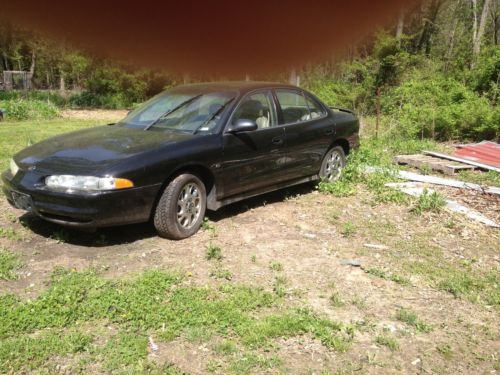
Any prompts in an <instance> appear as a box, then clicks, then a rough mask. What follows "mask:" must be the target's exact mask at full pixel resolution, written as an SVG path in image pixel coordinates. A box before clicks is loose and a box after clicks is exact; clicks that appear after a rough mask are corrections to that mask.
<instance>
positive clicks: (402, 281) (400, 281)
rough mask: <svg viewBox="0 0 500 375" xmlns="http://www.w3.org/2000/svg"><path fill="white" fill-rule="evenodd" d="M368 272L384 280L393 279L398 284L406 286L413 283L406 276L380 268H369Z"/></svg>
mask: <svg viewBox="0 0 500 375" xmlns="http://www.w3.org/2000/svg"><path fill="white" fill-rule="evenodd" d="M366 273H368V274H370V275H373V276H377V277H380V278H381V279H384V280H391V281H394V282H395V283H397V284H400V285H404V286H409V285H411V281H410V280H409V279H407V278H406V277H404V276H400V275H396V274H388V273H387V272H385V271H384V270H381V269H379V268H369V269H367V270H366Z"/></svg>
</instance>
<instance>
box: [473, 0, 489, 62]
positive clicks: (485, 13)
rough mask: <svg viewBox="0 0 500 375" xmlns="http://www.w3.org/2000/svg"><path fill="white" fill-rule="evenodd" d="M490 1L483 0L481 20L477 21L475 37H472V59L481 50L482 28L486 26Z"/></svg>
mask: <svg viewBox="0 0 500 375" xmlns="http://www.w3.org/2000/svg"><path fill="white" fill-rule="evenodd" d="M474 1H475V0H474ZM490 3H491V0H484V4H483V10H482V11H481V20H480V21H479V27H478V29H477V33H476V38H475V39H474V44H473V46H472V54H473V58H474V59H476V57H477V56H478V55H479V52H481V39H482V38H483V35H484V30H485V28H486V22H487V16H488V9H489V6H490Z"/></svg>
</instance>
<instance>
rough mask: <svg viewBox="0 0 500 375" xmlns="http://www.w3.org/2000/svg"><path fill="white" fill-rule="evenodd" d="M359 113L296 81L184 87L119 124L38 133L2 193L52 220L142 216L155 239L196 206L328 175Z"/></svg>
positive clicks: (185, 227)
mask: <svg viewBox="0 0 500 375" xmlns="http://www.w3.org/2000/svg"><path fill="white" fill-rule="evenodd" d="M358 129H359V122H358V120H357V118H356V116H355V115H354V114H353V113H352V112H350V111H348V110H344V109H335V108H329V107H327V106H325V105H324V104H323V103H322V102H321V101H320V100H318V98H316V97H315V96H314V95H312V94H310V93H309V92H307V91H305V90H302V89H299V88H297V87H293V86H288V85H281V84H272V83H255V82H252V83H249V82H245V83H235V82H233V83H216V84H214V83H210V84H196V85H185V86H180V87H177V88H174V89H172V90H168V91H166V92H163V93H161V94H159V95H157V96H155V97H154V98H152V99H151V100H149V101H148V102H146V103H145V104H144V105H142V106H141V107H139V108H138V109H136V110H134V111H133V112H131V113H129V115H128V116H127V117H126V118H125V119H123V120H122V121H120V122H118V123H116V124H112V125H106V126H100V127H95V128H90V129H85V130H80V131H76V132H72V133H68V134H64V135H61V136H57V137H54V138H50V139H47V140H45V141H42V142H40V143H37V144H35V145H33V146H30V147H28V148H26V149H24V150H22V151H20V152H19V153H17V154H16V155H15V156H14V158H13V159H12V160H11V165H10V170H8V171H6V172H4V173H3V174H2V181H3V186H2V188H3V190H4V193H5V196H6V197H7V200H8V201H9V202H10V203H11V204H12V205H14V206H15V207H17V208H20V209H24V210H27V211H31V212H33V213H34V214H36V215H38V216H39V217H41V218H43V219H45V220H48V221H51V222H54V223H59V224H62V225H67V226H74V227H80V228H89V229H93V228H97V227H103V226H112V225H120V224H130V223H138V222H145V221H148V220H150V219H151V220H152V221H153V223H154V225H155V227H156V229H157V231H158V233H159V234H160V235H161V236H164V237H167V238H171V239H182V238H186V237H189V236H191V235H193V234H194V233H196V231H197V230H198V229H199V227H200V225H201V223H202V221H203V217H204V215H205V210H206V209H209V210H217V209H218V208H220V207H221V206H224V205H226V204H229V203H233V202H236V201H239V200H241V199H245V198H248V197H251V196H255V195H258V194H262V193H265V192H269V191H272V190H276V189H280V188H283V187H287V186H291V185H296V184H300V183H304V182H307V181H313V180H318V179H326V180H329V181H334V180H335V179H337V178H338V177H339V175H340V173H341V171H342V168H343V167H344V165H345V163H346V155H347V154H348V153H349V152H350V150H352V149H353V148H355V147H357V146H358V139H359V138H358Z"/></svg>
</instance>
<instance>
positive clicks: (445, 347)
mask: <svg viewBox="0 0 500 375" xmlns="http://www.w3.org/2000/svg"><path fill="white" fill-rule="evenodd" d="M436 350H437V351H438V353H439V354H441V355H442V356H443V358H445V359H448V360H450V359H452V358H453V349H452V348H451V346H450V344H441V345H438V346H436Z"/></svg>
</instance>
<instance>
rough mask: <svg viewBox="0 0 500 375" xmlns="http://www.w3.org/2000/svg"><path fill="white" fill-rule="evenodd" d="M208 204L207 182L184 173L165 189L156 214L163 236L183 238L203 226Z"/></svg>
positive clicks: (155, 219) (157, 223) (155, 218)
mask: <svg viewBox="0 0 500 375" xmlns="http://www.w3.org/2000/svg"><path fill="white" fill-rule="evenodd" d="M206 206H207V194H206V189H205V185H204V184H203V182H202V181H201V180H200V179H199V178H198V177H196V176H195V175H192V174H189V173H185V174H181V175H179V176H177V177H176V178H174V179H173V180H172V181H171V182H170V183H169V184H168V186H167V187H166V188H165V190H164V192H163V194H162V196H161V198H160V200H159V202H158V205H157V206H156V210H155V214H154V226H155V228H156V231H157V232H158V234H159V235H160V236H161V237H166V238H170V239H172V240H181V239H183V238H187V237H190V236H192V235H193V234H195V233H196V232H197V231H198V229H200V226H201V223H202V221H203V217H204V216H205V210H206Z"/></svg>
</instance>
